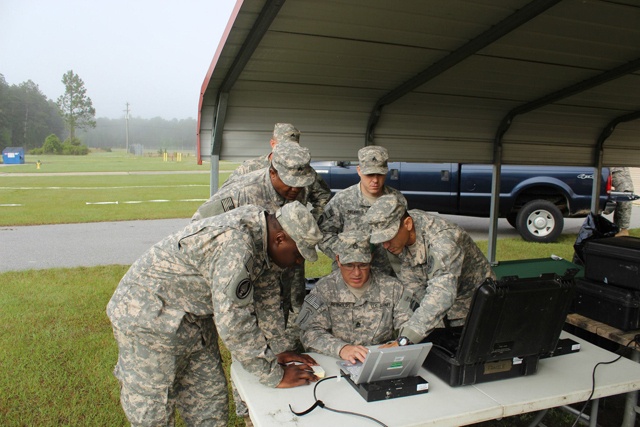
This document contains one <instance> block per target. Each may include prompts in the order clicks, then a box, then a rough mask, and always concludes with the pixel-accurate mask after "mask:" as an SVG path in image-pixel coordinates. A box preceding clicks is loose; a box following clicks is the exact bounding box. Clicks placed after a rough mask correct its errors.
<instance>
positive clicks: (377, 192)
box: [318, 145, 406, 275]
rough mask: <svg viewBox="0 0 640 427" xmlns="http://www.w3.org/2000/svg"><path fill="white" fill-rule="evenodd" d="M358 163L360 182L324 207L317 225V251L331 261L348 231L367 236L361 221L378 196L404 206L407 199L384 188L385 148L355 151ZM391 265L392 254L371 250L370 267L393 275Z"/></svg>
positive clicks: (390, 189) (382, 249)
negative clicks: (395, 199)
mask: <svg viewBox="0 0 640 427" xmlns="http://www.w3.org/2000/svg"><path fill="white" fill-rule="evenodd" d="M358 161H359V165H358V167H357V170H358V175H359V176H360V182H359V183H357V184H355V185H352V186H351V187H348V188H345V189H344V190H342V191H340V192H339V193H337V194H336V195H335V196H334V197H333V198H332V199H331V200H330V201H329V203H327V205H326V206H325V209H324V213H323V214H322V216H321V217H320V220H319V221H318V225H319V226H320V230H321V231H322V234H323V238H322V242H321V243H320V249H321V250H322V252H324V253H325V254H326V255H327V256H328V257H329V258H331V259H333V260H335V259H336V251H337V248H336V246H337V243H338V234H340V233H342V232H343V231H350V230H361V231H364V232H365V233H368V226H367V225H366V224H365V223H364V221H363V217H364V215H365V213H367V211H368V210H369V208H370V207H371V205H373V203H374V202H375V201H376V200H377V199H378V198H379V197H380V196H383V195H385V194H393V195H395V196H397V197H399V198H401V199H402V200H404V203H405V206H406V199H405V198H404V196H403V195H402V194H401V193H400V192H399V191H398V190H396V189H395V188H392V187H389V186H387V185H384V182H385V179H386V177H387V172H388V171H389V167H388V165H387V163H388V161H389V154H388V152H387V149H386V148H384V147H380V146H376V145H371V146H368V147H364V148H361V149H360V150H359V151H358ZM394 263H395V264H397V263H398V261H397V259H396V257H395V256H394V255H393V254H387V252H386V251H385V250H384V248H383V247H382V246H381V245H376V246H375V247H374V249H373V259H372V261H371V264H372V265H373V267H376V268H378V269H380V270H381V271H382V272H383V273H386V274H392V275H393V274H394V269H393V268H392V265H393V264H394ZM332 267H333V269H334V270H335V269H336V268H338V265H337V263H336V262H335V261H334V262H333V265H332Z"/></svg>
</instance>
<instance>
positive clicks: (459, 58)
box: [198, 0, 640, 261]
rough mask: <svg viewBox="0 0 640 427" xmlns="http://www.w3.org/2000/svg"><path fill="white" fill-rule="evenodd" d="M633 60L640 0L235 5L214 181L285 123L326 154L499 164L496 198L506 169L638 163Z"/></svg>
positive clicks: (203, 139)
mask: <svg viewBox="0 0 640 427" xmlns="http://www.w3.org/2000/svg"><path fill="white" fill-rule="evenodd" d="M639 70H640V3H638V2H637V1H636V0H612V1H605V0H533V1H531V0H528V1H527V0H480V1H465V0H447V1H446V2H445V1H437V0H405V1H399V2H389V1H383V0H288V1H285V0H244V1H243V0H238V1H237V3H236V6H235V8H234V10H233V12H232V15H231V18H230V21H229V24H228V26H227V28H226V30H225V33H224V35H223V37H222V40H221V41H220V44H219V46H218V49H217V51H216V54H215V56H214V58H213V61H212V63H211V67H210V69H209V71H208V73H207V76H206V78H205V81H204V83H203V86H202V93H201V98H200V106H199V117H198V150H199V151H198V155H199V159H202V158H204V159H210V160H211V165H212V174H211V179H212V186H211V188H212V191H213V190H214V189H217V184H218V183H217V177H218V173H217V172H218V160H219V159H229V160H242V159H246V158H251V157H257V156H258V155H260V154H263V153H264V151H265V149H266V147H267V141H268V139H269V136H270V130H271V129H272V128H273V123H275V122H282V121H285V122H291V123H294V124H295V125H296V126H297V127H298V128H299V129H300V130H301V131H302V132H303V135H302V140H301V142H302V144H303V145H305V146H307V147H309V148H310V150H311V153H312V155H313V158H314V159H318V160H320V159H322V160H339V159H349V158H355V153H356V152H357V150H358V149H359V148H360V147H362V146H364V145H366V144H378V145H384V146H386V147H387V148H388V149H389V152H390V156H391V158H392V159H393V160H395V161H424V162H449V161H453V162H466V163H493V164H494V166H495V167H494V200H495V201H496V203H497V197H495V196H496V195H497V194H498V192H499V188H498V187H499V186H498V185H497V183H498V182H499V179H498V178H499V171H500V165H501V164H552V165H582V166H587V165H590V166H595V167H597V168H600V167H601V166H602V165H603V164H604V165H619V166H640V144H639V143H638V140H639V139H640V122H639V121H637V120H635V119H637V118H638V117H639V116H640V113H639V111H640V72H639ZM612 130H615V131H612ZM596 176H598V174H596ZM596 184H597V185H599V184H600V183H598V182H596ZM594 191H596V188H594ZM492 217H493V223H492V227H491V228H490V231H489V258H490V260H491V261H493V260H494V259H495V240H496V235H495V229H496V228H497V227H496V224H497V218H496V217H495V215H492Z"/></svg>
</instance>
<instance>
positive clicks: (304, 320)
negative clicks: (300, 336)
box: [296, 294, 324, 329]
mask: <svg viewBox="0 0 640 427" xmlns="http://www.w3.org/2000/svg"><path fill="white" fill-rule="evenodd" d="M322 307H324V302H323V301H322V298H320V297H319V296H318V295H316V294H309V295H307V296H306V297H305V299H304V304H302V307H301V308H300V314H299V315H298V318H297V319H296V323H297V324H298V326H299V327H300V328H301V329H305V328H306V327H307V326H308V325H309V322H311V320H312V319H313V318H314V316H315V315H316V313H318V312H319V311H321V310H322Z"/></svg>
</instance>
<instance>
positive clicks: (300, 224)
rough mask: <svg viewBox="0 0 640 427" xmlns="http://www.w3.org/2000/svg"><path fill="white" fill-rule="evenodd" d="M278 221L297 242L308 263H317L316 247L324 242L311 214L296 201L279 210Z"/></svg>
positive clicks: (277, 213)
mask: <svg viewBox="0 0 640 427" xmlns="http://www.w3.org/2000/svg"><path fill="white" fill-rule="evenodd" d="M276 219H277V220H278V222H279V223H280V225H281V226H282V228H283V229H284V231H286V232H287V234H288V235H289V237H291V238H292V239H293V241H294V242H296V246H297V247H298V250H299V251H300V255H302V256H303V257H304V259H306V260H307V261H311V262H314V261H317V260H318V253H317V252H316V245H317V244H318V243H319V242H320V240H322V233H321V232H320V229H319V228H318V224H316V221H315V220H314V219H313V215H311V212H309V210H308V209H307V208H306V207H305V206H304V205H303V204H302V203H300V202H298V201H297V200H296V201H293V202H290V203H287V204H285V205H284V206H283V207H281V208H280V209H278V210H277V211H276Z"/></svg>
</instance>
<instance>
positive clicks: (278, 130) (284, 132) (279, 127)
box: [273, 123, 300, 144]
mask: <svg viewBox="0 0 640 427" xmlns="http://www.w3.org/2000/svg"><path fill="white" fill-rule="evenodd" d="M273 140H274V141H276V144H280V143H281V142H295V143H300V131H299V130H298V129H296V128H295V126H293V125H292V124H291V123H276V125H275V126H274V127H273Z"/></svg>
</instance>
